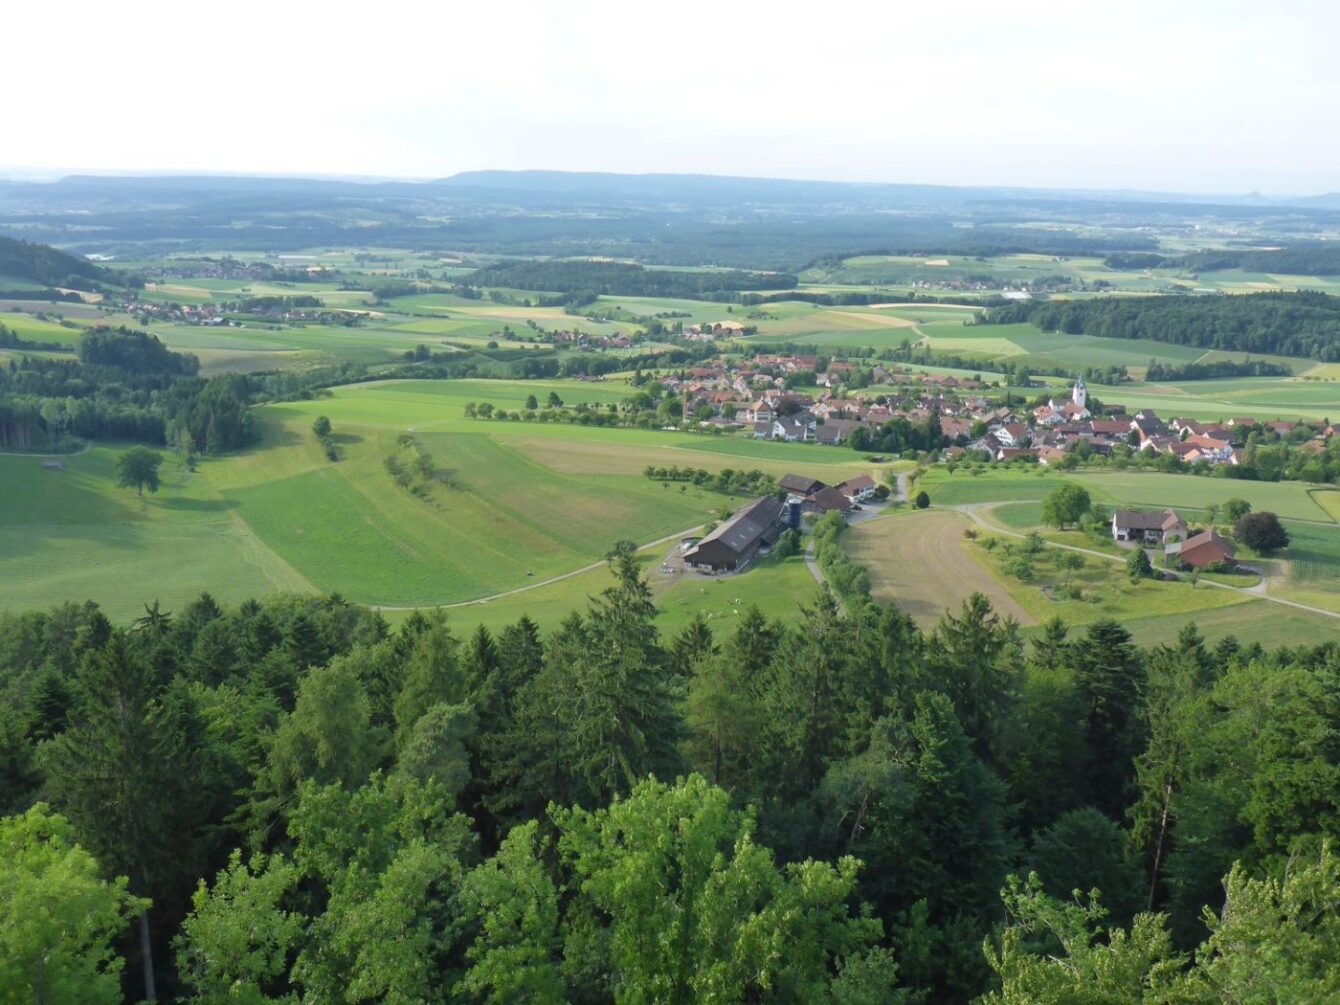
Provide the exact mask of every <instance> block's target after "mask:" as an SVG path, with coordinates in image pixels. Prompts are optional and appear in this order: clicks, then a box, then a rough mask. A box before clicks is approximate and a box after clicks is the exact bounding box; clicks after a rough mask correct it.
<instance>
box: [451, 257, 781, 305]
mask: <svg viewBox="0 0 1340 1005" xmlns="http://www.w3.org/2000/svg"><path fill="white" fill-rule="evenodd" d="M796 281H797V280H796V277H795V276H792V275H785V274H781V273H770V272H743V271H740V270H738V269H730V270H719V271H712V272H683V271H676V270H670V269H646V268H643V267H642V266H640V265H634V264H632V263H629V262H592V261H588V260H585V259H576V260H568V261H547V262H505V263H502V264H499V265H494V266H490V267H488V268H485V269H480V270H478V271H477V272H474V273H471V274H470V276H469V277H468V282H469V283H470V285H471V286H475V287H488V286H502V287H507V288H510V289H518V290H542V291H546V292H551V293H592V294H602V295H605V296H621V297H682V298H687V299H694V300H699V299H701V300H716V299H718V298H719V295H720V294H721V293H735V292H738V291H740V290H790V289H794V288H795V285H796Z"/></svg>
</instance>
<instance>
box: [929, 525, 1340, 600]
mask: <svg viewBox="0 0 1340 1005" xmlns="http://www.w3.org/2000/svg"><path fill="white" fill-rule="evenodd" d="M1000 505H1002V504H1001V503H997V502H990V503H965V504H964V505H962V506H951V507H948V508H949V509H956V510H958V511H959V512H960V513H965V514H967V516H968V518H969V519H970V520H972V522H973V523H975V524H977V525H978V526H980V527H984V528H986V529H987V530H989V531H991V532H992V533H995V534H1005V535H1007V536H1008V537H1018V538H1022V537H1024V536H1025V535H1023V534H1021V533H1019V532H1018V531H1014V530H1008V529H1007V528H1005V527H1002V526H1001V525H1000V524H998V523H994V522H991V521H988V520H987V519H985V517H984V516H983V513H990V511H991V510H992V509H993V508H995V507H996V506H1000ZM1045 543H1046V545H1047V546H1048V547H1049V548H1061V549H1063V550H1065V551H1077V552H1079V553H1080V554H1082V555H1092V556H1094V557H1095V558H1102V559H1106V560H1107V561H1109V562H1121V563H1123V564H1124V563H1125V561H1126V560H1125V559H1124V558H1122V557H1121V556H1120V555H1109V554H1108V553H1107V552H1105V551H1095V550H1094V549H1092V548H1081V547H1079V546H1078V545H1073V544H1061V543H1059V542H1057V541H1046V542H1045ZM1173 575H1174V576H1177V577H1178V578H1179V579H1180V578H1183V575H1182V573H1180V572H1174V573H1173ZM1199 582H1200V583H1201V584H1203V585H1205V586H1213V587H1214V588H1215V589H1216V590H1231V591H1232V592H1234V593H1241V594H1242V595H1243V596H1244V597H1251V598H1252V599H1254V600H1268V601H1269V602H1270V603H1272V604H1279V605H1281V606H1282V607H1293V608H1296V609H1297V610H1300V611H1307V612H1308V613H1309V614H1320V615H1322V616H1323V617H1326V618H1335V619H1336V620H1338V621H1340V611H1328V610H1326V608H1324V607H1313V606H1312V605H1311V604H1300V603H1299V602H1298V601H1296V600H1285V599H1284V598H1283V597H1272V596H1271V595H1270V594H1269V593H1267V592H1265V589H1266V583H1265V580H1264V578H1263V579H1262V581H1261V582H1260V583H1258V584H1256V585H1255V586H1229V585H1228V584H1227V583H1216V582H1214V581H1212V580H1209V579H1202V580H1199Z"/></svg>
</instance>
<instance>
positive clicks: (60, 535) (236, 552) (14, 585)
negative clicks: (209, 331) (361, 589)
mask: <svg viewBox="0 0 1340 1005" xmlns="http://www.w3.org/2000/svg"><path fill="white" fill-rule="evenodd" d="M118 452H119V450H118V449H117V448H113V447H108V446H98V447H95V448H93V449H92V450H90V451H88V452H86V453H83V454H78V455H74V456H70V457H65V458H62V459H61V463H62V464H63V465H64V470H61V471H50V470H45V469H43V468H42V466H41V462H42V459H41V458H37V457H20V456H13V455H8V456H0V484H3V485H4V486H5V490H4V491H0V610H6V611H15V610H31V609H34V608H41V607H47V606H51V605H54V604H59V603H65V602H67V601H83V600H86V599H92V600H96V601H97V602H98V603H99V604H100V605H101V606H102V608H103V610H104V611H106V613H107V614H108V616H109V617H112V618H114V619H116V620H119V621H124V620H129V619H130V618H133V617H135V616H137V615H139V614H141V613H143V608H142V604H143V603H144V602H145V601H151V600H153V599H155V598H159V599H161V600H162V601H163V602H164V604H165V605H166V606H168V607H169V608H171V607H174V606H178V605H180V604H182V603H184V602H185V601H187V600H189V599H190V598H192V597H194V596H197V595H198V594H199V593H201V592H202V591H204V590H208V591H209V592H210V593H212V594H213V595H214V596H215V597H217V598H218V599H219V600H221V601H225V602H229V603H237V602H240V601H242V600H245V599H246V598H248V597H253V596H260V595H263V594H267V593H274V592H278V591H310V590H312V588H313V587H312V585H311V584H310V583H309V582H308V581H307V580H306V579H304V578H303V577H302V576H301V575H300V574H299V573H297V572H296V571H295V570H294V569H293V568H292V567H291V566H289V565H288V564H287V563H286V562H284V560H283V559H281V558H280V557H279V556H278V555H277V554H275V553H274V552H273V551H272V550H270V549H269V548H268V547H267V546H266V545H265V544H264V543H262V541H261V540H260V539H259V538H258V537H257V536H256V534H255V533H254V532H253V531H252V530H251V529H250V528H249V527H248V526H247V524H246V523H244V522H243V521H241V520H239V519H238V518H237V516H236V514H235V513H234V511H233V509H232V506H231V505H230V503H228V502H227V501H226V500H224V499H223V498H222V497H220V496H219V495H218V493H217V492H215V491H214V490H213V488H212V486H211V485H210V484H209V482H208V481H207V479H206V478H205V477H204V476H203V475H202V474H201V473H198V472H197V473H196V474H188V473H186V472H185V471H184V470H183V469H182V468H181V467H180V465H178V464H176V463H175V462H174V461H167V462H165V463H164V465H163V470H162V476H163V485H162V488H161V489H160V490H159V492H158V493H157V494H156V495H147V496H145V497H144V498H143V499H140V498H139V497H137V496H136V495H135V494H134V493H132V492H130V491H128V490H126V489H122V488H118V487H117V486H116V484H115V473H114V466H115V458H116V455H117V453H118Z"/></svg>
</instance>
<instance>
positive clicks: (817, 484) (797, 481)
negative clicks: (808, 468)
mask: <svg viewBox="0 0 1340 1005" xmlns="http://www.w3.org/2000/svg"><path fill="white" fill-rule="evenodd" d="M777 484H778V486H779V487H780V488H782V489H783V490H785V492H786V493H787V494H788V495H792V496H795V497H797V498H799V499H804V498H805V497H806V496H809V495H813V494H814V493H816V492H818V491H819V490H820V489H821V488H824V483H823V482H821V481H819V479H817V478H806V477H805V476H804V475H783V476H782V478H781V481H779V482H778V483H777Z"/></svg>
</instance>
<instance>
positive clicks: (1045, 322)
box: [978, 292, 1340, 362]
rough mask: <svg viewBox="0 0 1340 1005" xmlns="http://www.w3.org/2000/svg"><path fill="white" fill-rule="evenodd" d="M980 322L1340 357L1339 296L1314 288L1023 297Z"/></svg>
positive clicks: (1075, 333)
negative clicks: (1174, 294) (1224, 293)
mask: <svg viewBox="0 0 1340 1005" xmlns="http://www.w3.org/2000/svg"><path fill="white" fill-rule="evenodd" d="M978 323H981V324H1019V323H1031V324H1035V325H1037V326H1038V327H1039V328H1041V329H1042V330H1043V331H1059V332H1065V333H1067V334H1070V335H1081V334H1083V335H1096V336H1100V337H1103V338H1125V339H1141V338H1144V339H1153V340H1154V341H1156V342H1168V343H1171V344H1173V345H1191V346H1200V347H1202V348H1205V349H1223V350H1231V351H1237V352H1252V353H1275V354H1279V355H1282V356H1302V357H1308V358H1312V359H1319V360H1325V361H1330V362H1334V361H1336V360H1340V297H1333V296H1330V295H1328V294H1325V293H1316V292H1300V293H1249V294H1244V295H1241V296H1231V297H1228V296H1195V297H1171V296H1158V297H1098V298H1095V299H1093V300H1052V301H1045V302H1032V301H1029V302H1018V303H1011V304H1007V305H1006V306H1004V307H997V308H995V309H993V310H990V311H988V312H987V313H986V314H985V315H984V316H983V317H982V318H981V319H980V320H979V322H978Z"/></svg>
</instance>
